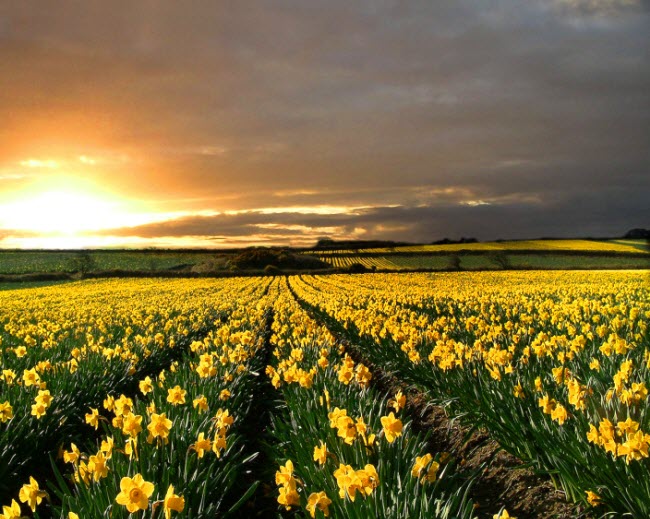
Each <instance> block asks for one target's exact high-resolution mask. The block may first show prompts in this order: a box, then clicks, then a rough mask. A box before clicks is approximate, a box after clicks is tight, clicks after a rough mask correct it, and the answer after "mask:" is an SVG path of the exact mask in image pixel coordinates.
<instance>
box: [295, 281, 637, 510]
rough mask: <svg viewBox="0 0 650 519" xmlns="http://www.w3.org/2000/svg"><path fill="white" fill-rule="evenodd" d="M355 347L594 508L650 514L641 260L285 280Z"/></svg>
mask: <svg viewBox="0 0 650 519" xmlns="http://www.w3.org/2000/svg"><path fill="white" fill-rule="evenodd" d="M291 282H292V286H293V287H294V289H295V291H296V293H297V294H298V296H299V297H300V298H302V299H304V300H305V301H307V302H308V303H310V304H311V305H314V307H316V308H318V309H319V310H320V311H321V312H323V316H324V318H325V319H326V320H329V322H330V323H331V324H332V325H334V326H337V327H338V328H339V329H340V331H341V332H342V333H345V334H346V335H347V336H348V337H349V338H351V339H353V342H354V343H355V344H356V345H358V346H359V351H360V352H361V354H362V355H363V356H365V357H366V358H368V359H369V360H370V361H372V362H373V363H375V364H377V365H380V366H383V367H384V368H385V369H386V370H388V371H391V372H393V373H398V374H399V377H400V378H401V379H402V380H404V381H405V382H406V383H409V384H413V385H415V386H417V387H419V388H420V389H421V390H423V391H425V392H426V393H427V394H428V395H429V396H430V399H431V400H432V401H433V402H435V403H438V404H443V405H447V406H448V409H449V410H450V412H451V413H452V414H454V415H462V416H463V420H465V421H466V422H467V423H469V424H472V425H477V426H480V427H483V428H485V429H486V430H488V431H489V432H490V434H491V435H492V436H493V437H494V438H495V439H496V440H497V441H499V443H500V444H501V445H502V446H503V447H504V448H505V449H506V450H508V451H510V452H512V453H513V454H515V455H517V456H518V457H520V458H521V459H523V460H525V461H529V462H531V463H532V464H533V465H534V466H535V467H537V468H538V469H539V470H542V471H546V472H547V473H549V474H551V476H552V478H553V479H554V480H555V481H556V482H557V483H558V484H559V485H561V486H562V487H563V489H564V490H565V491H566V493H567V495H568V497H569V498H571V499H573V500H575V501H583V502H585V503H589V504H590V505H592V506H594V507H595V508H594V511H595V512H599V511H600V512H601V513H607V512H610V513H612V512H613V513H615V514H621V515H625V514H627V515H628V516H630V517H650V459H649V458H648V456H649V447H650V412H649V409H650V407H649V406H648V384H650V376H649V371H650V330H649V328H648V321H649V320H650V283H648V277H647V272H638V271H636V272H634V271H630V272H520V273H515V272H508V273H454V274H437V275H426V274H415V275H409V276H404V275H363V276H335V277H327V278H314V277H308V278H304V279H295V278H293V279H292V281H291Z"/></svg>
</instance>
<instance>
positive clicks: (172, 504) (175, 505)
mask: <svg viewBox="0 0 650 519" xmlns="http://www.w3.org/2000/svg"><path fill="white" fill-rule="evenodd" d="M184 508H185V498H184V497H182V496H179V495H176V494H174V485H169V488H168V489H167V493H166V494H165V499H164V501H163V510H164V511H165V519H169V518H170V517H171V515H172V510H173V511H174V512H182V511H183V509H184Z"/></svg>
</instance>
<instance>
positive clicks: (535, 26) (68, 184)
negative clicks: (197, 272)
mask: <svg viewBox="0 0 650 519" xmlns="http://www.w3.org/2000/svg"><path fill="white" fill-rule="evenodd" d="M0 64H1V72H0V247H3V248H33V247H37V248H39V247H46V248H49V247H52V248H75V247H150V246H157V247H232V246H248V245H294V246H308V245H312V244H314V243H315V242H316V240H317V239H318V238H319V237H330V238H334V239H388V240H398V241H411V242H424V243H426V242H431V241H435V240H439V239H442V238H445V237H447V238H452V239H458V238H460V237H474V238H478V239H480V240H490V239H508V238H514V239H523V238H539V237H585V236H621V235H623V234H624V233H625V232H626V231H627V230H629V229H632V228H635V227H646V228H650V203H648V199H650V0H527V1H521V0H480V1H479V0H473V1H471V0H435V1H432V0H423V1H419V0H401V1H397V0H396V1H389V0H376V1H365V0H355V1H352V2H351V1H349V0H273V1H268V0H267V1H249V0H235V1H225V0H224V1H217V0H210V1H201V0H193V1H191V2H176V1H163V0H157V1H156V0H141V1H133V0H128V1H120V0H111V1H93V0H85V1H69V0H58V1H57V2H54V3H51V2H42V1H31V0H21V1H20V2H13V1H10V0H0Z"/></svg>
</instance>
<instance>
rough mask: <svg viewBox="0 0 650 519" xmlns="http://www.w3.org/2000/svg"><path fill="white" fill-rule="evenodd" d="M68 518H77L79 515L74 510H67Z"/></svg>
mask: <svg viewBox="0 0 650 519" xmlns="http://www.w3.org/2000/svg"><path fill="white" fill-rule="evenodd" d="M68 519H79V516H78V515H77V514H75V513H74V512H68Z"/></svg>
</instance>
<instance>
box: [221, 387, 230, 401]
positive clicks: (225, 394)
mask: <svg viewBox="0 0 650 519" xmlns="http://www.w3.org/2000/svg"><path fill="white" fill-rule="evenodd" d="M230 396H231V395H230V391H228V390H227V389H223V390H221V393H219V400H228V399H229V398H230Z"/></svg>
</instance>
